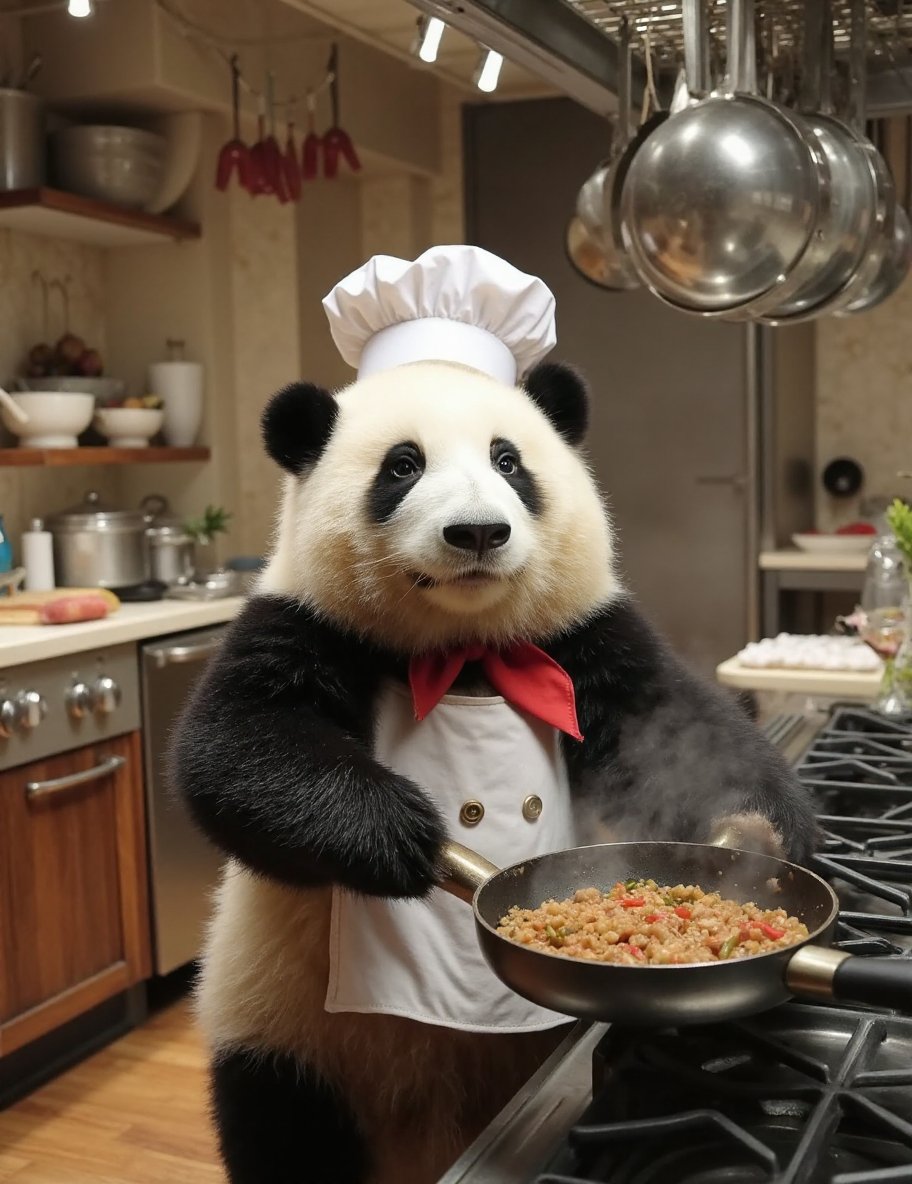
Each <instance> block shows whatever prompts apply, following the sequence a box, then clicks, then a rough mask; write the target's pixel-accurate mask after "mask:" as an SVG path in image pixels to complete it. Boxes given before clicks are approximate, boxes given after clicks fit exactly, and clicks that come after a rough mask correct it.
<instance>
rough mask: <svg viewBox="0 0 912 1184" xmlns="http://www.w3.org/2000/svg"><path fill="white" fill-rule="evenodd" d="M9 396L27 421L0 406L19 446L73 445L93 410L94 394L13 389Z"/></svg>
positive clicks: (88, 422)
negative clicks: (20, 409) (21, 420)
mask: <svg viewBox="0 0 912 1184" xmlns="http://www.w3.org/2000/svg"><path fill="white" fill-rule="evenodd" d="M10 397H11V398H12V399H13V400H14V401H15V402H16V403H18V404H19V406H20V407H21V408H22V410H23V411H24V412H25V413H26V415H27V416H28V423H19V422H18V421H17V420H16V419H14V418H13V416H12V415H11V414H10V413H9V411H8V410H7V409H6V408H5V407H2V408H0V415H2V417H3V423H4V425H5V426H6V428H7V429H8V430H9V431H11V432H12V433H13V435H14V436H18V437H19V447H20V448H75V447H76V446H77V444H78V442H79V441H78V439H77V437H78V436H79V434H80V432H84V431H85V430H86V428H87V427H88V426H89V424H90V423H91V422H92V412H93V411H94V410H95V396H94V395H78V394H63V393H61V392H60V391H16V392H12V393H11V396H10Z"/></svg>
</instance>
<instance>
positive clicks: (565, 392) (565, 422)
mask: <svg viewBox="0 0 912 1184" xmlns="http://www.w3.org/2000/svg"><path fill="white" fill-rule="evenodd" d="M523 386H524V387H525V389H526V391H527V392H528V394H529V396H530V398H531V399H532V401H533V402H534V403H537V404H538V406H539V407H540V408H541V409H542V411H544V413H545V415H547V417H548V418H549V419H550V420H551V422H552V424H553V425H554V427H555V428H556V429H557V430H558V432H560V434H561V435H562V436H563V437H564V439H565V440H566V441H567V443H568V444H572V445H574V446H575V445H577V444H581V443H582V441H583V438H584V437H585V435H586V430H587V429H588V427H589V392H588V390H587V389H586V384H585V382H584V381H583V379H582V378H581V377H580V376H579V374H577V372H576V371H575V370H573V369H571V368H570V367H569V366H565V365H564V364H563V363H562V362H539V364H538V365H537V366H534V367H533V368H532V369H531V370H530V371H529V373H528V374H527V375H526V377H525V379H524V381H523Z"/></svg>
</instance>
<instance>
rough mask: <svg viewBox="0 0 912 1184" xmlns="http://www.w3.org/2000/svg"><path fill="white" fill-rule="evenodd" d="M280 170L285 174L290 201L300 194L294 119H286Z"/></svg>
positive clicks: (295, 199) (299, 173) (299, 166)
mask: <svg viewBox="0 0 912 1184" xmlns="http://www.w3.org/2000/svg"><path fill="white" fill-rule="evenodd" d="M282 170H283V172H284V174H285V187H286V189H287V190H288V196H289V197H290V198H291V200H292V201H297V200H298V199H299V198H300V196H301V165H300V163H299V162H298V146H297V144H296V143H295V125H294V120H293V119H291V118H289V119H288V120H287V127H286V133H285V152H284V153H283V155H282Z"/></svg>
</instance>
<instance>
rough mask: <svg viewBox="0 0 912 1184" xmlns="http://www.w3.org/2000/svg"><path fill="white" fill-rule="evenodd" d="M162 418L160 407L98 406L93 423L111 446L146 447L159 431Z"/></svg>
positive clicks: (162, 412) (163, 414)
mask: <svg viewBox="0 0 912 1184" xmlns="http://www.w3.org/2000/svg"><path fill="white" fill-rule="evenodd" d="M164 419H165V413H164V411H162V410H160V409H152V408H148V407H99V408H98V410H97V411H96V412H95V419H94V420H93V423H94V426H95V429H96V430H97V431H99V432H101V434H102V435H103V436H106V437H107V440H108V443H109V444H110V446H111V447H112V448H148V447H149V441H150V440H151V438H152V437H153V436H154V435H155V434H156V432H159V431H161V426H162V423H163V422H164Z"/></svg>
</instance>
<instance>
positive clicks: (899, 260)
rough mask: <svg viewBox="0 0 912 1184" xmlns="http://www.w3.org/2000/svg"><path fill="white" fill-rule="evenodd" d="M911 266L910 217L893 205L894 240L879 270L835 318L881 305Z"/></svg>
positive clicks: (899, 207)
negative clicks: (871, 281) (862, 290)
mask: <svg viewBox="0 0 912 1184" xmlns="http://www.w3.org/2000/svg"><path fill="white" fill-rule="evenodd" d="M910 267H912V227H910V225H909V217H908V215H907V214H906V211H905V210H904V209H903V207H902V206H900V205H897V207H896V218H895V224H894V228H893V242H892V244H891V246H890V250H889V251H888V253H887V255H886V258H884V259H883V260H882V262H881V265H880V270H879V271H878V273H877V276H876V277H875V279H874V282H873V283H872V284H871V285H870V286H869V287H868V288H867V289H866V290H865V291H864V292H862V293H861V294H860V295H859V296H858V298H857V299H856V300H854V301H853V302H852V303H851V304H849V305H847V306H846V307H845V308H844V309H840V310H839V311H838V312H837V313H836V314H835V315H836V316H838V317H847V316H854V315H856V314H857V313H860V312H867V311H868V309H870V308H874V307H876V305H878V304H883V302H884V301H885V300H887V299H888V298H889V297H890V296H892V295H893V293H894V292H895V291H896V289H897V288H898V287H899V285H900V284H901V283H902V282H903V280H904V279H905V278H906V276H907V275H908V274H909V268H910Z"/></svg>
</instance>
